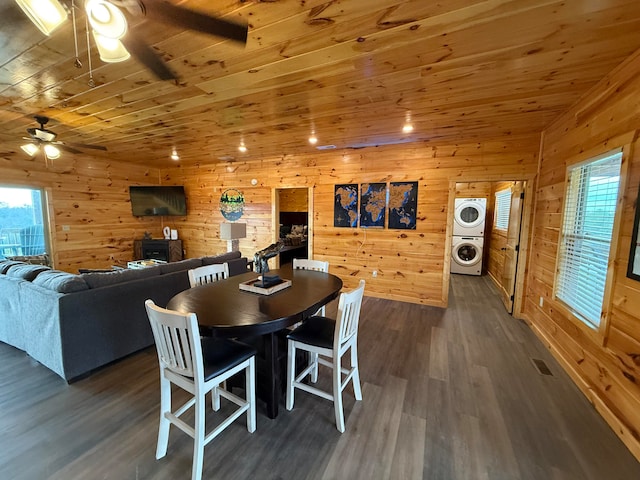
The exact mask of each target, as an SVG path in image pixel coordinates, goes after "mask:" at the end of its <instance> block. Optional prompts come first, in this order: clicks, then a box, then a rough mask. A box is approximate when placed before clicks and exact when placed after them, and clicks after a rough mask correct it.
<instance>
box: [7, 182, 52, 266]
mask: <svg viewBox="0 0 640 480" xmlns="http://www.w3.org/2000/svg"><path fill="white" fill-rule="evenodd" d="M47 237H48V235H47V218H46V204H45V194H44V191H43V190H40V189H31V188H20V187H0V260H2V259H6V258H13V257H32V258H33V260H34V263H36V262H37V263H44V262H43V259H44V260H45V261H46V263H49V261H48V259H49V258H50V255H49V246H48V242H47Z"/></svg>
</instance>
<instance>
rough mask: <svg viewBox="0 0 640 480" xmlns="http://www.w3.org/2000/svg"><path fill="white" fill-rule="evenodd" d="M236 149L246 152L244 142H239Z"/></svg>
mask: <svg viewBox="0 0 640 480" xmlns="http://www.w3.org/2000/svg"><path fill="white" fill-rule="evenodd" d="M238 150H239V151H240V152H241V153H246V152H247V147H246V146H245V144H244V143H241V144H240V146H239V147H238Z"/></svg>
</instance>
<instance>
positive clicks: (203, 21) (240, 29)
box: [139, 0, 249, 43]
mask: <svg viewBox="0 0 640 480" xmlns="http://www.w3.org/2000/svg"><path fill="white" fill-rule="evenodd" d="M139 1H140V3H141V4H142V6H143V14H144V15H145V16H146V17H147V18H150V19H152V20H156V21H158V22H163V23H167V24H169V25H174V26H178V27H183V28H188V29H189V30H196V31H198V32H202V33H206V34H209V35H216V36H218V37H224V38H228V39H230V40H234V41H236V42H242V43H247V34H248V30H249V27H248V25H243V24H241V23H237V22H232V21H230V20H224V19H222V18H216V17H212V16H210V15H207V14H205V13H200V12H196V11H195V10H190V9H188V8H185V7H180V6H178V5H173V4H171V3H169V2H166V1H164V0H139Z"/></svg>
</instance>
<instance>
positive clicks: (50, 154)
mask: <svg viewBox="0 0 640 480" xmlns="http://www.w3.org/2000/svg"><path fill="white" fill-rule="evenodd" d="M44 153H45V154H46V155H47V158H50V159H51V160H55V159H56V158H60V150H59V149H58V147H56V146H55V145H51V144H50V143H48V144H46V145H45V146H44Z"/></svg>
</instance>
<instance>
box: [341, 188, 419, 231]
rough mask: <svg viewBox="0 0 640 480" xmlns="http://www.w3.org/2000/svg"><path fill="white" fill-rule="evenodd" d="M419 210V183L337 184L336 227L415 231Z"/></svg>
mask: <svg viewBox="0 0 640 480" xmlns="http://www.w3.org/2000/svg"><path fill="white" fill-rule="evenodd" d="M417 209H418V182H390V183H389V185H388V186H387V184H386V183H363V184H361V185H358V184H357V183H347V184H340V185H335V190H334V208H333V226H334V227H348V228H356V227H358V226H360V228H385V227H387V228H389V229H395V230H415V228H416V216H417ZM387 219H388V220H387Z"/></svg>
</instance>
